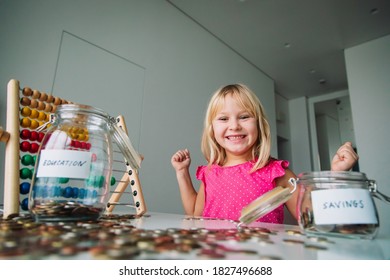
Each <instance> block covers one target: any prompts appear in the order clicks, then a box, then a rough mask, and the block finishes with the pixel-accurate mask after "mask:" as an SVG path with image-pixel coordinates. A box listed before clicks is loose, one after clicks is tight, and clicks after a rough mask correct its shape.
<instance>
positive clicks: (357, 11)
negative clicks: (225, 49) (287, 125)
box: [168, 0, 390, 99]
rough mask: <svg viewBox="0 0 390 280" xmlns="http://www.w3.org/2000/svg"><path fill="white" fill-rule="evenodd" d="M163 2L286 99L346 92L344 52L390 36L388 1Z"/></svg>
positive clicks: (173, 0) (195, 0)
mask: <svg viewBox="0 0 390 280" xmlns="http://www.w3.org/2000/svg"><path fill="white" fill-rule="evenodd" d="M168 2H169V3H171V4H172V5H173V6H175V7H176V8H177V9H179V10H180V11H181V12H183V13H184V14H186V15H187V16H188V17H190V18H191V19H192V20H194V21H195V22H197V23H198V24H200V25H201V26H202V27H203V28H205V29H206V30H207V31H208V32H210V33H211V34H213V35H214V36H215V37H217V38H218V39H220V40H221V41H222V42H224V43H225V44H226V45H227V46H229V47H230V48H231V49H233V50H234V51H235V52H236V53H238V54H239V55H240V56H242V57H243V58H244V59H246V60H247V61H248V62H250V63H251V64H253V65H254V66H256V67H257V68H258V69H260V70H261V71H263V72H264V73H265V74H267V75H268V76H270V77H271V78H272V79H273V80H274V81H275V90H276V92H277V93H278V94H280V95H282V96H284V97H285V98H287V99H293V98H297V97H301V96H308V97H310V96H317V95H321V94H325V93H329V92H334V91H338V90H343V89H347V88H348V83H347V76H346V69H345V61H344V50H345V49H346V48H350V47H353V46H356V45H360V44H362V43H364V42H367V41H370V40H373V39H376V38H380V37H382V36H385V35H388V34H390V0H168ZM389 49H390V46H389ZM320 81H323V82H320Z"/></svg>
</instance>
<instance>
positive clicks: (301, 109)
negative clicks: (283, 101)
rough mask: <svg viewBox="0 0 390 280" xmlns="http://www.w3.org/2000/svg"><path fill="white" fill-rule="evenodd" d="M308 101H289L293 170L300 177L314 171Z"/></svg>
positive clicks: (302, 99) (304, 99)
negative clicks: (312, 166) (302, 173)
mask: <svg viewBox="0 0 390 280" xmlns="http://www.w3.org/2000/svg"><path fill="white" fill-rule="evenodd" d="M306 103H307V99H306V97H300V98H296V99H293V100H290V101H289V104H288V105H289V117H290V124H291V130H290V135H291V147H292V151H291V152H292V160H293V164H292V166H291V169H292V170H293V171H294V172H295V174H296V175H298V174H299V173H301V172H307V171H310V170H312V168H311V156H310V135H309V124H308V120H307V115H308V110H307V105H306Z"/></svg>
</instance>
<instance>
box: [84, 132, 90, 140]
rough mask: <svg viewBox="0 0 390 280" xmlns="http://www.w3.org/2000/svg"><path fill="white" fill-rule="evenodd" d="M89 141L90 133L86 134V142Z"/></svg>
mask: <svg viewBox="0 0 390 280" xmlns="http://www.w3.org/2000/svg"><path fill="white" fill-rule="evenodd" d="M88 140H89V134H88V133H86V134H85V138H84V141H88Z"/></svg>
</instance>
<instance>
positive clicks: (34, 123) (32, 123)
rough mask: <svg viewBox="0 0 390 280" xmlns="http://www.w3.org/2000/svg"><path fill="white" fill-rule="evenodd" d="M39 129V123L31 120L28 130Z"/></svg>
mask: <svg viewBox="0 0 390 280" xmlns="http://www.w3.org/2000/svg"><path fill="white" fill-rule="evenodd" d="M38 127H39V122H38V121H37V120H31V123H30V128H31V129H32V130H34V129H37V128H38Z"/></svg>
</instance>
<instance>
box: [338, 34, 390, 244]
mask: <svg viewBox="0 0 390 280" xmlns="http://www.w3.org/2000/svg"><path fill="white" fill-rule="evenodd" d="M345 57H346V66H347V75H348V84H349V93H350V99H351V106H352V116H353V122H354V127H355V137H356V145H357V147H358V151H359V155H360V160H359V165H360V170H361V172H364V173H366V174H367V176H368V177H369V178H370V179H374V180H376V181H377V184H378V189H379V191H380V192H382V193H385V194H387V195H389V196H390V184H389V170H390V149H389V139H390V130H389V120H390V110H389V109H390V79H389V73H390V36H385V37H382V38H379V39H377V40H374V41H371V42H367V43H365V44H362V45H359V46H356V47H353V48H350V49H347V50H346V51H345ZM376 205H377V207H378V209H379V219H380V222H381V231H380V234H386V235H387V236H389V234H390V219H389V215H388V214H389V213H390V205H389V204H385V203H384V202H381V201H378V200H376Z"/></svg>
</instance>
